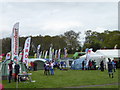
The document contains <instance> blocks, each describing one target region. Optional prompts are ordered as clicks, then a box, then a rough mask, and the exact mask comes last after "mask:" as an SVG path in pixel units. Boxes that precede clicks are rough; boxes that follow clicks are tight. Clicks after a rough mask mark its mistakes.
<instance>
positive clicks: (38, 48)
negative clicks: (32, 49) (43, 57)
mask: <svg viewBox="0 0 120 90" xmlns="http://www.w3.org/2000/svg"><path fill="white" fill-rule="evenodd" d="M39 50H40V45H38V47H37V58H39Z"/></svg>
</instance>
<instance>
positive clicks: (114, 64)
mask: <svg viewBox="0 0 120 90" xmlns="http://www.w3.org/2000/svg"><path fill="white" fill-rule="evenodd" d="M112 65H113V70H114V72H115V69H116V63H115V61H114V60H112Z"/></svg>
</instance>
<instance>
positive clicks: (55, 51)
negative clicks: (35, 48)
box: [55, 50, 58, 59]
mask: <svg viewBox="0 0 120 90" xmlns="http://www.w3.org/2000/svg"><path fill="white" fill-rule="evenodd" d="M57 52H58V50H55V59H57Z"/></svg>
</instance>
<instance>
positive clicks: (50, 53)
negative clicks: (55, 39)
mask: <svg viewBox="0 0 120 90" xmlns="http://www.w3.org/2000/svg"><path fill="white" fill-rule="evenodd" d="M49 60H50V61H51V60H52V47H50V50H49Z"/></svg>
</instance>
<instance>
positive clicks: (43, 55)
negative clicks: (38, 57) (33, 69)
mask: <svg viewBox="0 0 120 90" xmlns="http://www.w3.org/2000/svg"><path fill="white" fill-rule="evenodd" d="M44 57H45V50H43V54H42V58H44Z"/></svg>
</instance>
